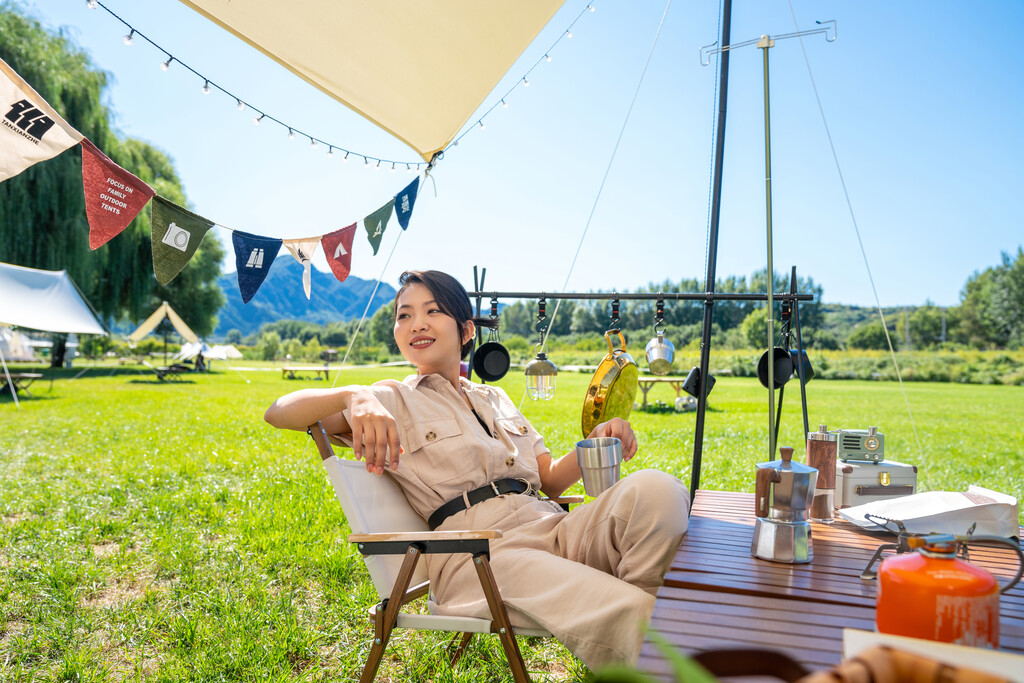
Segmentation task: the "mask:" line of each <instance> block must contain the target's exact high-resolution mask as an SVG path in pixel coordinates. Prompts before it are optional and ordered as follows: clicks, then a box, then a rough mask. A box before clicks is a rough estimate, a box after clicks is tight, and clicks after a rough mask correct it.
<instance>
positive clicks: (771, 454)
mask: <svg viewBox="0 0 1024 683" xmlns="http://www.w3.org/2000/svg"><path fill="white" fill-rule="evenodd" d="M773 45H775V41H774V40H772V39H771V38H769V37H768V36H761V40H759V41H758V42H757V46H758V47H759V48H761V49H762V50H764V194H765V222H766V227H767V233H768V292H767V293H768V316H767V327H768V459H769V460H774V459H775V329H774V325H773V324H772V315H773V314H774V303H773V302H772V290H773V289H774V287H773V285H774V284H775V282H774V280H775V271H774V266H773V265H772V135H771V123H770V121H771V108H770V106H769V104H768V48H770V47H772V46H773Z"/></svg>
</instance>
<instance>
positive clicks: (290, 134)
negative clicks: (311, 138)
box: [288, 128, 295, 140]
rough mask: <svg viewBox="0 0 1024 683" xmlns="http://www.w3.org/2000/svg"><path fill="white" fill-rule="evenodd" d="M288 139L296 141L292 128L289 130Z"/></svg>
mask: <svg viewBox="0 0 1024 683" xmlns="http://www.w3.org/2000/svg"><path fill="white" fill-rule="evenodd" d="M288 139H289V140H294V139H295V131H294V130H292V129H291V128H289V129H288Z"/></svg>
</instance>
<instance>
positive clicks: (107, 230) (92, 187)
mask: <svg viewBox="0 0 1024 683" xmlns="http://www.w3.org/2000/svg"><path fill="white" fill-rule="evenodd" d="M81 144H82V189H83V190H84V192H85V216H86V219H87V220H88V221H89V248H90V249H99V248H100V247H102V246H103V245H104V244H106V243H107V242H109V241H110V240H112V239H113V238H115V237H117V236H118V235H120V234H121V232H122V231H123V230H124V229H125V228H127V227H128V224H129V223H131V222H132V221H133V220H135V217H136V216H138V215H139V212H140V211H142V209H144V208H145V206H146V203H147V202H148V201H149V200H150V199H152V198H153V194H154V192H153V188H151V187H150V186H149V185H147V184H146V183H144V182H142V181H141V180H139V179H138V178H136V177H135V176H134V175H132V174H131V173H129V172H128V171H126V170H124V169H123V168H121V167H120V166H118V165H117V164H115V163H114V162H113V161H111V160H110V158H109V157H108V156H107V155H106V154H104V153H103V152H101V151H100V150H99V148H97V147H96V145H94V144H92V143H91V142H90V141H89V140H88V139H86V138H83V139H82V143H81Z"/></svg>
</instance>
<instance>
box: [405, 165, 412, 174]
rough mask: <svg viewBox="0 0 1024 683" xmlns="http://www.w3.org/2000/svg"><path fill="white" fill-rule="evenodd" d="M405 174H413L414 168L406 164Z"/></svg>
mask: <svg viewBox="0 0 1024 683" xmlns="http://www.w3.org/2000/svg"><path fill="white" fill-rule="evenodd" d="M405 172H406V173H412V166H410V165H409V164H406V165H405Z"/></svg>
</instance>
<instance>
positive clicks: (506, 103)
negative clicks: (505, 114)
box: [501, 99, 508, 109]
mask: <svg viewBox="0 0 1024 683" xmlns="http://www.w3.org/2000/svg"><path fill="white" fill-rule="evenodd" d="M501 106H502V108H503V109H508V102H506V101H505V100H504V99H502V101H501Z"/></svg>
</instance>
